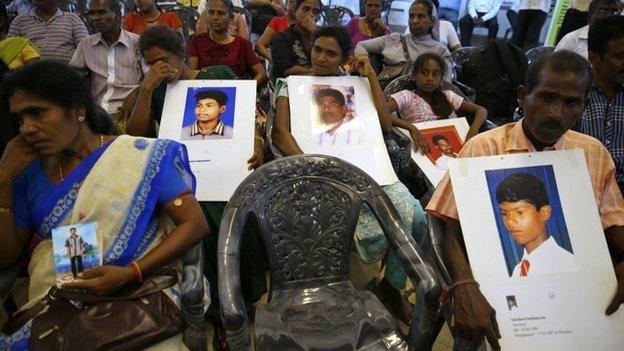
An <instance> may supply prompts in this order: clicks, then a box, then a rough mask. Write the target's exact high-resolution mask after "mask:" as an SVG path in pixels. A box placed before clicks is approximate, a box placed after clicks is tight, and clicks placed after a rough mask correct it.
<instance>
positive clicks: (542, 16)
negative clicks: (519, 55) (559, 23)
mask: <svg viewBox="0 0 624 351" xmlns="http://www.w3.org/2000/svg"><path fill="white" fill-rule="evenodd" d="M550 4H551V0H520V6H519V9H520V11H518V28H517V30H516V31H514V35H513V38H512V40H511V42H512V43H513V44H515V45H516V46H518V47H520V48H522V49H524V51H529V50H530V49H532V48H534V47H536V46H538V45H539V39H540V34H541V33H542V27H543V26H544V23H545V22H546V17H547V16H548V12H549V11H550Z"/></svg>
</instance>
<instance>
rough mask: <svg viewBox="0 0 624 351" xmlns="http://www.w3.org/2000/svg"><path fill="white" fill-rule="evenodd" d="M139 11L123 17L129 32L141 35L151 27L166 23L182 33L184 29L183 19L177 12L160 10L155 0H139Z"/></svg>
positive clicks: (182, 34) (137, 3) (125, 27)
mask: <svg viewBox="0 0 624 351" xmlns="http://www.w3.org/2000/svg"><path fill="white" fill-rule="evenodd" d="M136 6H137V11H136V12H130V13H129V14H127V15H126V17H124V19H123V27H124V29H125V30H127V31H128V32H132V33H134V34H138V35H141V34H143V32H145V30H146V29H147V28H149V27H152V26H155V25H159V24H160V25H165V26H167V27H170V28H171V29H173V30H175V31H177V32H178V33H180V35H181V36H182V37H184V32H183V31H182V27H183V24H182V20H181V19H180V17H178V15H177V14H176V13H175V12H165V11H162V10H160V9H159V8H158V7H157V6H156V3H155V2H154V0H137V2H136Z"/></svg>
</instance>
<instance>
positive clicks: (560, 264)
mask: <svg viewBox="0 0 624 351" xmlns="http://www.w3.org/2000/svg"><path fill="white" fill-rule="evenodd" d="M523 260H528V261H529V270H528V273H527V276H529V277H530V276H533V275H540V274H556V273H567V272H574V271H576V270H577V268H576V261H575V260H574V255H573V254H571V253H570V252H568V251H567V250H566V249H563V248H562V247H561V246H559V245H558V244H557V242H556V241H555V239H553V237H552V236H551V237H549V238H548V239H547V240H546V241H544V242H543V243H541V244H540V246H538V247H537V248H536V249H535V250H533V252H531V253H528V252H527V251H526V249H524V254H523V255H522V259H521V260H520V262H518V264H517V265H516V267H515V268H514V270H513V273H512V275H511V276H512V277H520V265H521V264H522V261H523Z"/></svg>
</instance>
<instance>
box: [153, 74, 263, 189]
mask: <svg viewBox="0 0 624 351" xmlns="http://www.w3.org/2000/svg"><path fill="white" fill-rule="evenodd" d="M255 101H256V81H254V80H231V81H230V80H181V81H178V82H176V83H173V84H169V85H168V86H167V95H166V97H165V104H164V108H163V114H162V119H161V123H160V130H159V133H158V137H159V138H166V139H172V140H176V141H180V142H182V143H184V144H185V145H186V147H187V150H188V154H189V161H190V164H191V170H192V171H193V174H194V175H195V178H196V179H197V194H196V196H197V199H198V200H200V201H228V200H229V199H230V197H231V196H232V194H233V193H234V190H236V187H237V186H238V185H239V184H240V183H241V182H242V181H243V179H245V177H247V176H248V175H249V174H250V173H251V171H250V170H248V169H247V168H248V165H247V160H248V159H249V158H251V156H252V155H253V147H254V131H255V103H250V102H255ZM215 184H218V185H219V186H215Z"/></svg>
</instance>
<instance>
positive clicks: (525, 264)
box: [520, 259, 531, 277]
mask: <svg viewBox="0 0 624 351" xmlns="http://www.w3.org/2000/svg"><path fill="white" fill-rule="evenodd" d="M529 267H531V264H530V263H529V260H526V259H524V260H522V263H521V264H520V276H521V277H526V276H527V275H528V274H529Z"/></svg>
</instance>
